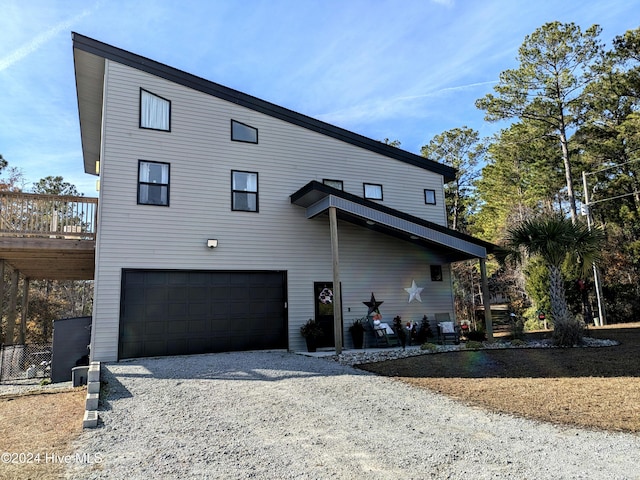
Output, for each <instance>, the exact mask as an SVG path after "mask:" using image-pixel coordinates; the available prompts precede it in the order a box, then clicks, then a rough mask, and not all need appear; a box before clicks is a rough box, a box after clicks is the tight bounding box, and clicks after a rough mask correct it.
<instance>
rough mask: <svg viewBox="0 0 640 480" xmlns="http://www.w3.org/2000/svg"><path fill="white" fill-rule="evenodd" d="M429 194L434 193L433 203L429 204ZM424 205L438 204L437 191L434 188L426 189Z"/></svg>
mask: <svg viewBox="0 0 640 480" xmlns="http://www.w3.org/2000/svg"><path fill="white" fill-rule="evenodd" d="M427 192H432V193H433V202H429V201H428V199H427ZM424 203H425V205H435V204H436V191H435V190H434V189H432V188H425V189H424Z"/></svg>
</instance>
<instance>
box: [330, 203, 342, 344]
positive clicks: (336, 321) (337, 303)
mask: <svg viewBox="0 0 640 480" xmlns="http://www.w3.org/2000/svg"><path fill="white" fill-rule="evenodd" d="M329 227H330V229H331V258H332V259H333V333H334V341H335V345H336V355H340V354H341V353H342V292H341V289H340V258H339V255H338V217H337V214H336V207H329Z"/></svg>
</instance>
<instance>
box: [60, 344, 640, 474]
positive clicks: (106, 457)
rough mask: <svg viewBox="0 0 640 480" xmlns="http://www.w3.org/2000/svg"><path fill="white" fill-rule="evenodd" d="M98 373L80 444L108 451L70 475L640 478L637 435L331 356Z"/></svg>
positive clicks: (124, 365)
mask: <svg viewBox="0 0 640 480" xmlns="http://www.w3.org/2000/svg"><path fill="white" fill-rule="evenodd" d="M407 352H409V350H407ZM388 353H389V354H391V352H388ZM403 354H406V353H403ZM103 381H106V382H107V383H106V384H105V387H104V390H103V400H102V401H101V407H100V412H99V414H100V418H101V419H102V424H101V425H100V426H99V427H98V428H97V429H94V430H88V431H85V432H83V433H82V435H81V437H80V438H79V439H78V441H77V442H76V444H75V448H76V451H77V452H78V453H87V454H90V455H95V454H98V453H99V454H100V458H101V459H102V462H100V463H95V464H82V463H72V464H70V465H68V469H67V478H74V479H75V478H78V479H91V478H95V479H98V478H127V479H143V478H144V479H146V478H182V479H189V478H224V479H229V478H231V479H233V478H259V479H263V478H264V479H273V478H284V479H287V478H323V479H324V478H338V479H341V478H345V479H352V478H368V479H394V480H395V479H402V478H416V479H425V478H426V479H428V478H449V479H467V478H477V479H497V478H536V479H554V480H556V479H569V478H571V479H576V478H582V479H591V478H593V479H601V478H607V479H623V478H624V479H629V478H639V477H638V473H637V459H636V458H635V457H636V456H635V455H632V454H631V452H638V451H640V438H639V437H638V436H637V435H631V434H618V433H615V434H614V433H604V432H595V431H588V430H582V429H577V428H567V427H556V426H554V425H549V424H543V423H538V422H533V421H530V420H525V419H520V418H515V417H511V416H508V415H502V414H494V413H489V412H485V411H483V410H480V409H477V408H470V407H465V406H463V405H461V404H460V403H457V402H455V401H453V400H451V399H449V398H447V397H444V396H441V395H437V394H435V393H431V392H428V391H425V390H421V389H418V388H415V387H412V386H410V385H406V384H404V383H402V382H398V381H395V380H393V379H390V378H384V377H378V376H375V375H371V374H368V373H366V372H362V371H359V370H356V369H354V368H351V367H349V366H345V365H341V364H340V363H339V362H336V361H327V360H325V359H319V358H311V357H306V356H302V355H296V354H291V353H286V352H235V353H222V354H210V355H196V356H184V357H164V358H146V359H137V360H132V361H124V362H120V363H115V364H111V365H105V366H103ZM585 452H589V453H585Z"/></svg>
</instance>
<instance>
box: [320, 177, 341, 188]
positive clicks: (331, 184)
mask: <svg viewBox="0 0 640 480" xmlns="http://www.w3.org/2000/svg"><path fill="white" fill-rule="evenodd" d="M322 183H324V184H325V185H327V186H328V187H332V188H336V189H338V190H344V185H343V183H342V180H329V179H328V178H325V179H324V180H322Z"/></svg>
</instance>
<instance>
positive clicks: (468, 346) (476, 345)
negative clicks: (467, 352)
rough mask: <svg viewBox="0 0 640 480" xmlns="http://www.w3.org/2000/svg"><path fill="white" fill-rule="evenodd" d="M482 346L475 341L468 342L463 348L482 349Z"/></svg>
mask: <svg viewBox="0 0 640 480" xmlns="http://www.w3.org/2000/svg"><path fill="white" fill-rule="evenodd" d="M483 346H484V345H482V342H477V341H475V340H470V341H468V342H467V344H466V345H465V348H470V349H474V348H482V347H483Z"/></svg>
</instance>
